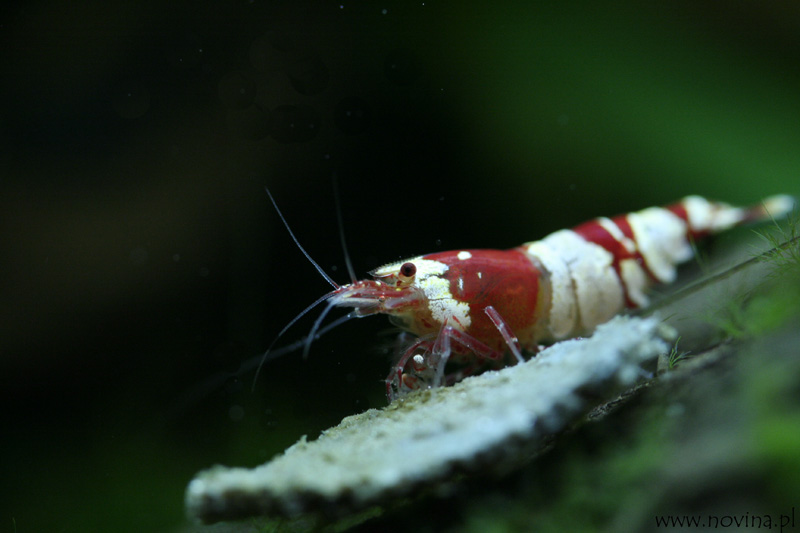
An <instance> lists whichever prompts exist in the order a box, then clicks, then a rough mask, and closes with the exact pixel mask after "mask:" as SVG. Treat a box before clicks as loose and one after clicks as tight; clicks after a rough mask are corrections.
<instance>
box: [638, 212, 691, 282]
mask: <svg viewBox="0 0 800 533" xmlns="http://www.w3.org/2000/svg"><path fill="white" fill-rule="evenodd" d="M628 224H630V226H631V230H632V231H633V237H634V239H636V243H637V244H638V247H639V252H640V253H641V254H642V257H643V258H644V260H645V262H646V263H647V266H648V268H649V269H650V272H652V273H653V275H654V276H655V277H656V278H658V280H659V281H661V282H662V283H669V282H672V281H675V277H676V276H677V271H676V268H675V265H676V264H678V263H682V262H684V261H687V260H689V259H690V258H691V257H692V247H691V246H690V245H689V241H688V240H687V239H686V222H684V221H683V219H681V218H680V217H679V216H678V215H676V214H675V213H672V212H671V211H669V210H667V209H662V208H660V207H651V208H649V209H645V210H643V211H638V212H636V213H631V214H629V215H628Z"/></svg>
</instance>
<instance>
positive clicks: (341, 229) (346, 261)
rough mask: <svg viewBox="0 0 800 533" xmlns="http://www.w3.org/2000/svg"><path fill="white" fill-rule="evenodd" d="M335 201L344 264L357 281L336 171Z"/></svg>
mask: <svg viewBox="0 0 800 533" xmlns="http://www.w3.org/2000/svg"><path fill="white" fill-rule="evenodd" d="M333 203H334V204H336V222H338V224H339V239H340V240H341V241H342V252H343V253H344V264H345V265H346V266H347V273H348V274H349V275H350V281H352V282H353V283H355V282H356V272H355V270H353V262H352V261H350V254H349V253H347V242H346V241H345V239H344V222H342V202H341V200H340V199H339V183H338V180H337V179H336V173H334V174H333Z"/></svg>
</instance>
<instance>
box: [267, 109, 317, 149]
mask: <svg viewBox="0 0 800 533" xmlns="http://www.w3.org/2000/svg"><path fill="white" fill-rule="evenodd" d="M319 125H320V116H319V112H318V111H317V110H316V109H314V108H312V107H307V106H302V107H300V106H293V105H282V106H278V107H277V108H275V109H274V110H273V111H272V114H271V116H270V119H269V133H270V135H271V136H272V138H273V139H275V140H276V141H278V142H280V143H295V142H307V141H310V140H311V139H313V138H314V137H316V136H317V132H318V131H319Z"/></svg>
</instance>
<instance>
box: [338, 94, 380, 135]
mask: <svg viewBox="0 0 800 533" xmlns="http://www.w3.org/2000/svg"><path fill="white" fill-rule="evenodd" d="M370 115H371V113H370V109H369V106H368V105H367V103H366V102H365V101H364V100H362V99H361V98H359V97H357V96H348V97H346V98H343V99H342V100H340V101H339V103H338V104H336V108H335V109H334V111H333V122H334V123H335V124H336V127H337V128H339V129H340V130H341V131H342V132H344V133H347V134H348V135H355V134H358V133H361V132H362V131H364V130H365V129H367V127H368V126H369V122H370Z"/></svg>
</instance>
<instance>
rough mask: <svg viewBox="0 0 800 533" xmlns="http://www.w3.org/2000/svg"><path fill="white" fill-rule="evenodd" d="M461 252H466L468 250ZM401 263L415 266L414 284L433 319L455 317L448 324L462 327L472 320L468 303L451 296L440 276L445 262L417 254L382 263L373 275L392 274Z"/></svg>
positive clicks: (442, 320) (440, 320)
mask: <svg viewBox="0 0 800 533" xmlns="http://www.w3.org/2000/svg"><path fill="white" fill-rule="evenodd" d="M461 253H467V254H468V253H469V252H461ZM403 263H414V265H415V266H416V267H417V273H416V274H415V276H414V285H415V286H416V287H418V288H419V289H420V290H422V292H423V293H424V294H425V297H426V298H427V299H428V308H429V309H430V310H431V314H432V315H433V318H434V319H435V320H437V321H438V322H439V323H442V324H443V323H444V321H445V320H448V319H450V318H451V317H452V318H455V319H456V321H457V323H454V321H452V320H450V321H449V322H448V325H450V326H453V327H456V328H458V327H459V324H460V325H461V327H463V328H464V329H466V328H468V327H469V325H470V324H471V322H472V320H471V319H470V316H469V304H467V303H465V302H459V301H458V300H456V299H455V298H453V294H452V293H451V292H450V282H449V281H448V280H446V279H444V278H442V277H441V276H442V274H444V273H445V272H447V269H448V266H447V265H446V264H444V263H442V262H440V261H432V260H430V259H423V258H422V256H417V257H412V258H411V259H406V260H404V261H397V262H396V263H390V264H388V265H384V266H382V267H380V268H379V269H376V270H375V271H374V272H373V274H374V275H375V276H386V275H389V274H394V273H396V272H397V271H398V270H400V267H401V266H402V265H403Z"/></svg>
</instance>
